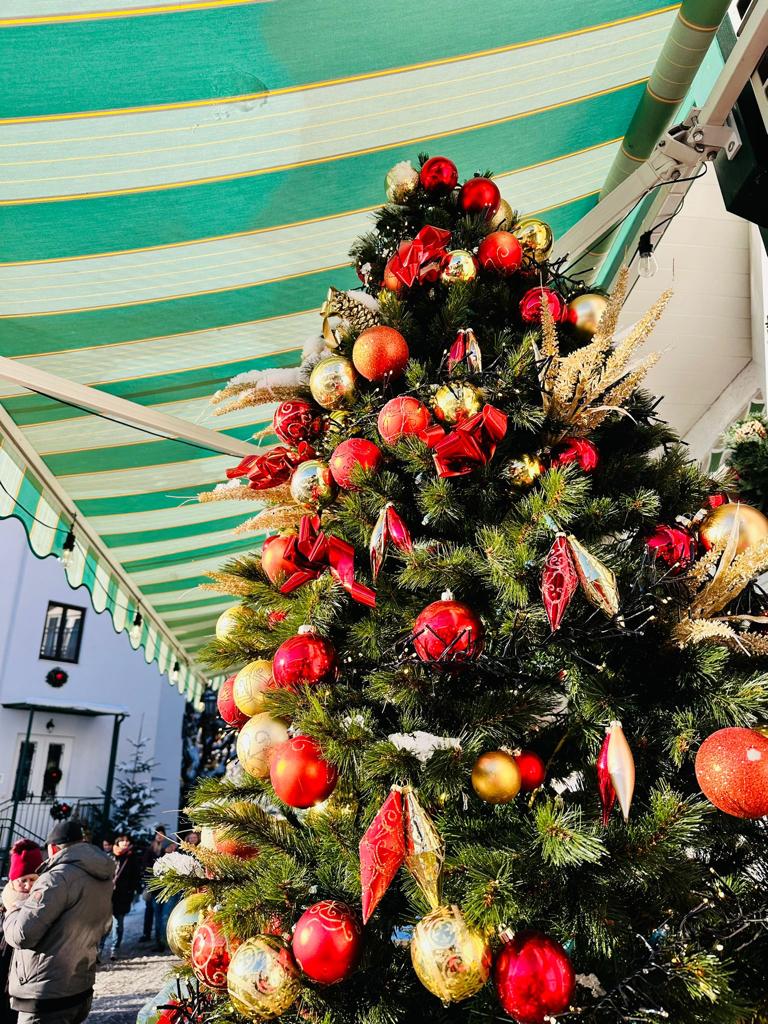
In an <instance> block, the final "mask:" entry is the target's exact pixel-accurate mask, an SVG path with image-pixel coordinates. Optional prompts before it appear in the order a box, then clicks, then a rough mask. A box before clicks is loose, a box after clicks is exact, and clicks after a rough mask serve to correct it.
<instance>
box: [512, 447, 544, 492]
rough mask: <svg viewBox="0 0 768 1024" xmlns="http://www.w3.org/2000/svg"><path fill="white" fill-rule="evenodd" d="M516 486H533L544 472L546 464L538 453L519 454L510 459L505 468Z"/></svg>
mask: <svg viewBox="0 0 768 1024" xmlns="http://www.w3.org/2000/svg"><path fill="white" fill-rule="evenodd" d="M504 472H505V474H506V475H507V477H508V478H509V479H510V480H511V481H512V483H513V484H514V485H515V487H520V488H521V489H523V490H524V489H526V488H528V487H531V486H532V485H533V484H534V483H535V482H536V480H537V479H538V477H540V476H541V474H542V473H543V472H544V464H543V463H542V461H541V459H540V458H539V457H538V456H537V455H519V456H518V457H517V458H516V459H510V461H509V462H508V463H507V465H506V468H505V470H504Z"/></svg>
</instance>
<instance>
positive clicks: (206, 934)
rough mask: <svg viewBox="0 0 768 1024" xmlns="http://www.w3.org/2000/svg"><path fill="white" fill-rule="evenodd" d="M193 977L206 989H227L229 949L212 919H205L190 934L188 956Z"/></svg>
mask: <svg viewBox="0 0 768 1024" xmlns="http://www.w3.org/2000/svg"><path fill="white" fill-rule="evenodd" d="M190 959H191V961H192V970H193V971H194V972H195V976H196V977H197V978H198V979H199V980H200V981H202V983H203V984H204V985H207V986H208V988H215V989H225V988H226V987H227V968H228V967H229V947H228V946H227V940H226V937H225V935H224V932H223V931H222V930H221V928H220V927H219V926H218V924H216V921H215V920H214V919H213V918H212V917H206V918H205V920H204V921H202V922H201V923H200V924H199V925H198V926H197V928H195V930H194V932H193V933H192V951H191V954H190Z"/></svg>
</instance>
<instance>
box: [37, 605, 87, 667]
mask: <svg viewBox="0 0 768 1024" xmlns="http://www.w3.org/2000/svg"><path fill="white" fill-rule="evenodd" d="M84 620H85V608H79V607H77V606H76V605H71V604H60V603H59V602H58V601H49V602H48V611H47V612H46V615H45V626H44V628H43V640H42V643H41V644H40V657H41V658H44V659H45V660H46V661H69V662H76V661H77V660H78V658H79V657H80V641H81V640H82V638H83V622H84Z"/></svg>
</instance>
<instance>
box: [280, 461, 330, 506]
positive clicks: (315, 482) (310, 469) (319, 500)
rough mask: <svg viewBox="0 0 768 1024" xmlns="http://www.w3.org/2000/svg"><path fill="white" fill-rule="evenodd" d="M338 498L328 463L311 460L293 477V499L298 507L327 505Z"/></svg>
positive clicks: (297, 469)
mask: <svg viewBox="0 0 768 1024" xmlns="http://www.w3.org/2000/svg"><path fill="white" fill-rule="evenodd" d="M335 496H336V484H335V483H334V479H333V477H332V476H331V470H330V467H329V465H328V463H327V462H321V461H320V459H309V460H308V461H307V462H302V463H300V464H299V465H298V466H297V467H296V469H294V471H293V476H292V477H291V497H292V498H293V500H294V501H295V502H296V503H297V504H298V505H327V504H328V503H329V502H331V501H333V499H334V497H335Z"/></svg>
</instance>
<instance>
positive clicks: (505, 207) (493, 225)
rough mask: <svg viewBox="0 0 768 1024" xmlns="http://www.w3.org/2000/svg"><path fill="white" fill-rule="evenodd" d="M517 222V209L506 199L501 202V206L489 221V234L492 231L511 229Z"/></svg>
mask: <svg viewBox="0 0 768 1024" xmlns="http://www.w3.org/2000/svg"><path fill="white" fill-rule="evenodd" d="M514 222H515V211H514V210H513V209H512V207H511V206H510V205H509V203H508V202H507V200H506V199H502V200H501V201H500V202H499V208H498V210H497V211H496V213H494V215H493V216H492V217H491V219H490V221H489V229H488V230H489V234H490V232H492V231H511V230H512V225H513V224H514Z"/></svg>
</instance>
